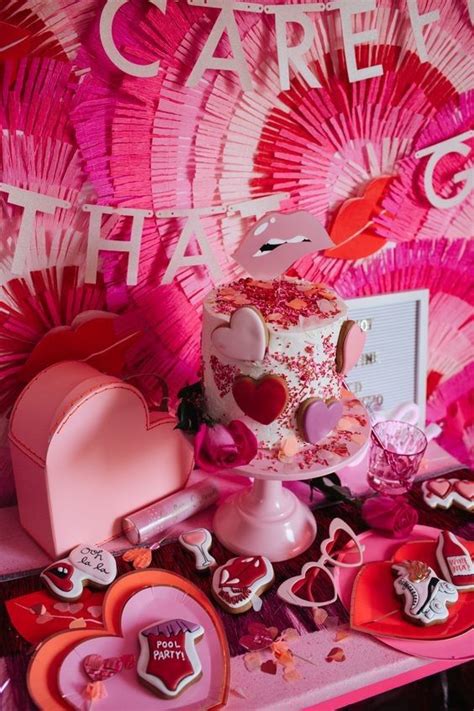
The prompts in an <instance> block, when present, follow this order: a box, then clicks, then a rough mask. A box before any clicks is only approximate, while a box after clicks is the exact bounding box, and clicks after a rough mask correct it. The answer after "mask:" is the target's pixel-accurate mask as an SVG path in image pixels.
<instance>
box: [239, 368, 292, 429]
mask: <svg viewBox="0 0 474 711" xmlns="http://www.w3.org/2000/svg"><path fill="white" fill-rule="evenodd" d="M232 393H233V395H234V398H235V401H236V403H237V405H238V406H239V407H240V409H241V410H242V412H243V413H244V414H245V415H247V416H248V417H251V418H252V419H253V420H256V421H257V422H260V423H261V424H262V425H269V424H270V423H271V422H273V421H274V420H276V419H277V417H278V416H279V415H281V413H282V412H283V410H284V409H285V407H286V405H287V402H288V387H287V385H286V381H285V379H284V378H282V377H280V376H278V375H264V376H263V378H259V379H258V380H255V379H254V378H251V377H249V376H247V375H239V376H238V377H237V378H236V379H235V380H234V384H233V386H232Z"/></svg>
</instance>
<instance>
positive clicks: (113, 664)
mask: <svg viewBox="0 0 474 711" xmlns="http://www.w3.org/2000/svg"><path fill="white" fill-rule="evenodd" d="M82 667H83V669H84V671H85V673H86V674H87V676H88V677H89V679H91V680H92V681H105V679H110V677H112V676H115V674H118V673H119V672H120V671H122V669H123V662H122V660H121V659H120V657H109V658H107V659H104V657H103V656H102V655H101V654H88V655H87V657H84V661H83V662H82Z"/></svg>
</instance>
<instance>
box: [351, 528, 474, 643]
mask: <svg viewBox="0 0 474 711" xmlns="http://www.w3.org/2000/svg"><path fill="white" fill-rule="evenodd" d="M467 546H468V548H469V550H470V552H471V554H472V553H474V542H472V541H470V542H468V544H467ZM404 560H422V561H424V562H425V563H426V564H427V565H429V566H430V567H431V568H433V570H435V571H436V572H437V573H438V574H439V575H440V577H442V576H441V571H440V570H439V566H438V564H437V561H436V541H413V542H410V543H405V544H404V545H402V546H401V547H400V548H399V549H398V550H397V552H396V553H395V555H394V556H393V562H398V563H401V562H403V561H404ZM393 580H394V578H393V573H392V561H380V562H376V563H368V564H367V565H364V566H363V568H362V569H361V570H360V572H359V573H358V575H357V577H356V579H355V581H354V587H353V589H352V601H351V626H352V627H353V628H354V629H357V630H360V631H361V632H365V633H367V634H372V635H374V636H376V637H401V638H405V639H416V640H430V639H449V638H451V637H455V636H457V635H459V634H463V633H464V632H467V631H468V630H469V629H471V628H472V626H473V620H474V595H473V594H472V593H468V594H463V595H459V599H458V601H457V602H456V603H454V605H452V606H451V607H450V615H449V618H448V620H447V621H446V622H444V623H442V624H439V625H433V626H432V627H420V626H418V625H415V624H413V623H411V622H409V621H408V620H407V619H406V618H405V617H404V615H403V612H402V605H401V603H400V599H399V598H398V596H397V595H396V593H395V590H394V587H393Z"/></svg>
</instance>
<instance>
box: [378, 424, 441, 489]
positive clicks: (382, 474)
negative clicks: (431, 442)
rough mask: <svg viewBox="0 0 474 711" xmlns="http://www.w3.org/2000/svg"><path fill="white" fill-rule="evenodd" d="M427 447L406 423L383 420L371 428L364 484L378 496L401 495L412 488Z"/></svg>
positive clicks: (416, 432) (417, 432)
mask: <svg viewBox="0 0 474 711" xmlns="http://www.w3.org/2000/svg"><path fill="white" fill-rule="evenodd" d="M427 444H428V442H427V439H426V436H425V433H424V432H422V431H421V430H420V429H419V428H418V427H415V426H414V425H410V424H409V423H408V422H402V421H397V420H386V421H385V422H378V423H377V424H376V425H374V427H373V428H372V434H371V449H370V459H369V471H368V475H367V478H368V481H369V484H370V486H371V487H372V488H373V489H375V491H378V492H379V493H381V494H388V495H399V494H405V493H406V492H407V491H408V490H409V489H410V488H411V486H412V484H413V481H414V479H415V476H416V473H417V472H418V469H419V467H420V463H421V460H422V459H423V455H424V453H425V449H426V445H427Z"/></svg>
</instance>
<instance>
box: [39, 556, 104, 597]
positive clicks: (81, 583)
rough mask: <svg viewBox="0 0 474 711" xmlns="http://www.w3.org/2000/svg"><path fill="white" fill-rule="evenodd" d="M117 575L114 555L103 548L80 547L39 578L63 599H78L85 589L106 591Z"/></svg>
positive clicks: (46, 569) (47, 569)
mask: <svg viewBox="0 0 474 711" xmlns="http://www.w3.org/2000/svg"><path fill="white" fill-rule="evenodd" d="M116 576H117V563H116V561H115V558H114V556H113V555H112V554H111V553H109V552H108V551H106V550H104V549H103V548H97V547H96V546H89V545H86V544H81V545H80V546H77V548H74V550H72V551H71V552H70V553H69V556H67V558H62V559H61V560H58V561H57V562H56V563H53V564H52V565H50V566H48V567H47V568H45V570H43V572H42V573H41V575H40V578H41V580H42V581H43V583H44V584H45V585H46V586H47V587H48V589H49V590H50V591H51V592H52V593H53V594H54V595H56V597H59V598H60V599H61V600H77V599H78V598H80V596H81V594H82V590H83V588H84V587H86V586H88V585H91V586H92V587H98V588H105V587H107V586H108V585H110V584H111V583H112V582H113V581H114V580H115V578H116Z"/></svg>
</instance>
